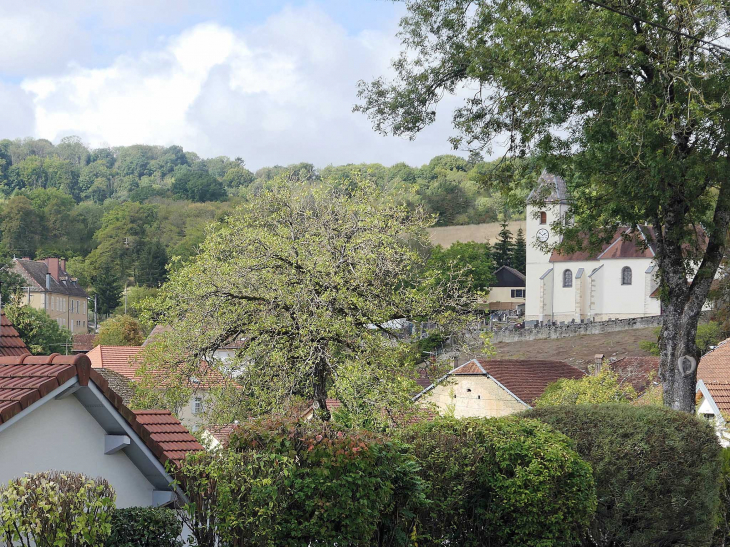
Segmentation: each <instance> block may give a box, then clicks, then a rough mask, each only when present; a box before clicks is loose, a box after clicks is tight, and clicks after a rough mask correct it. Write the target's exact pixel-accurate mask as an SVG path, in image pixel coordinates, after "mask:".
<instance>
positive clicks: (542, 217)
mask: <svg viewBox="0 0 730 547" xmlns="http://www.w3.org/2000/svg"><path fill="white" fill-rule="evenodd" d="M540 224H547V213H546V212H545V211H540Z"/></svg>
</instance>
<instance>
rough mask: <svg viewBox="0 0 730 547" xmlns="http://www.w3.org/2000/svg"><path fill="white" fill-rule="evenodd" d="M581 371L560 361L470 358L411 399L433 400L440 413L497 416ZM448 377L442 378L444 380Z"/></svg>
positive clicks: (530, 403)
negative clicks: (554, 383) (558, 381)
mask: <svg viewBox="0 0 730 547" xmlns="http://www.w3.org/2000/svg"><path fill="white" fill-rule="evenodd" d="M583 376H585V373H584V372H583V371H582V370H580V369H577V368H575V367H573V366H571V365H568V364H567V363H564V362H562V361H531V360H522V359H472V360H471V361H468V362H466V363H464V364H463V365H460V366H458V367H456V368H454V369H453V370H451V371H450V372H449V373H448V374H446V376H444V377H443V378H441V379H440V380H438V381H436V382H435V383H433V384H432V385H430V386H429V387H428V388H426V389H424V390H423V391H422V392H421V393H419V394H418V395H416V397H415V398H414V400H422V401H424V402H428V403H433V404H435V405H436V407H437V408H438V409H439V412H440V413H441V414H446V413H452V412H453V415H454V416H456V417H457V418H462V417H469V416H475V417H489V418H492V417H499V416H507V415H509V414H514V413H516V412H521V411H523V410H525V409H527V408H532V406H533V405H534V403H535V401H536V400H537V399H538V398H539V397H540V395H542V394H543V392H544V391H545V388H547V386H548V385H550V384H552V383H553V382H555V381H557V380H559V379H561V378H570V379H579V378H582V377H583ZM447 379H448V381H445V380H447Z"/></svg>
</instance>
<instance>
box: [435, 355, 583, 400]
mask: <svg viewBox="0 0 730 547" xmlns="http://www.w3.org/2000/svg"><path fill="white" fill-rule="evenodd" d="M449 374H453V375H457V376H458V375H470V374H477V375H478V374H488V375H489V376H491V377H492V378H494V379H495V380H497V381H498V382H499V383H500V384H502V385H503V386H504V387H505V388H507V389H508V390H509V391H511V392H512V393H513V394H514V395H515V396H517V397H519V398H520V400H522V401H523V402H524V403H526V404H528V405H532V404H533V403H534V402H535V400H536V399H537V398H538V397H540V395H542V394H543V392H544V391H545V388H546V387H547V386H548V385H549V384H552V383H553V382H555V381H557V380H560V379H561V378H571V379H579V378H582V377H583V376H585V373H584V372H583V371H582V370H580V369H578V368H575V367H573V366H571V365H569V364H567V363H564V362H563V361H539V360H523V359H479V360H477V359H472V360H471V361H469V362H467V363H464V364H463V365H461V366H460V367H456V368H455V369H454V370H452V371H451V372H450V373H449Z"/></svg>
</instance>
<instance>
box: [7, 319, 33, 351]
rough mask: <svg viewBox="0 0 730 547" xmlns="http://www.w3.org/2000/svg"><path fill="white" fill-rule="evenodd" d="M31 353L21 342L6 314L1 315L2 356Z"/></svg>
mask: <svg viewBox="0 0 730 547" xmlns="http://www.w3.org/2000/svg"><path fill="white" fill-rule="evenodd" d="M29 354H30V351H28V348H27V347H26V345H25V342H23V340H21V338H20V335H19V334H18V331H17V330H15V327H13V325H12V324H11V323H10V321H9V320H8V318H7V317H5V312H2V313H0V356H4V357H5V356H13V355H17V356H19V355H29Z"/></svg>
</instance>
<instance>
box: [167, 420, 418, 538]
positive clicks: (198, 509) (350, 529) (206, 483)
mask: <svg viewBox="0 0 730 547" xmlns="http://www.w3.org/2000/svg"><path fill="white" fill-rule="evenodd" d="M180 476H181V479H180V484H181V486H182V488H183V490H184V491H185V492H186V494H187V495H188V497H189V498H190V500H191V503H190V504H189V505H188V506H187V507H186V512H185V515H184V518H186V519H187V520H188V522H189V525H191V529H192V530H193V533H194V535H196V539H197V540H198V544H199V545H201V547H206V546H209V545H210V546H212V545H214V544H215V541H216V539H219V540H220V541H221V543H222V544H226V545H235V546H244V545H296V546H307V545H352V546H354V545H392V546H397V545H409V544H410V541H411V540H410V536H411V534H412V532H413V525H414V519H415V508H416V507H418V506H419V505H420V504H423V503H424V500H425V496H424V491H423V484H422V482H421V480H420V479H419V478H418V475H417V466H416V464H415V462H414V460H413V458H411V457H410V456H408V455H406V454H405V453H404V451H403V450H402V448H401V447H400V446H399V445H397V444H395V443H393V442H391V441H389V440H388V439H386V438H383V437H380V436H377V435H374V434H371V433H366V432H362V431H357V430H344V429H338V428H336V427H335V426H333V425H330V424H322V423H320V422H317V423H307V424H302V423H295V422H286V421H278V422H277V421H261V422H253V423H249V424H247V425H246V427H245V428H239V430H238V433H237V434H236V435H234V436H233V437H232V438H231V441H230V443H229V448H228V450H224V451H221V452H220V454H216V455H208V454H203V455H194V456H191V457H188V458H187V459H186V461H185V462H184V464H183V468H182V474H181V475H180ZM196 530H197V531H196Z"/></svg>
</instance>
